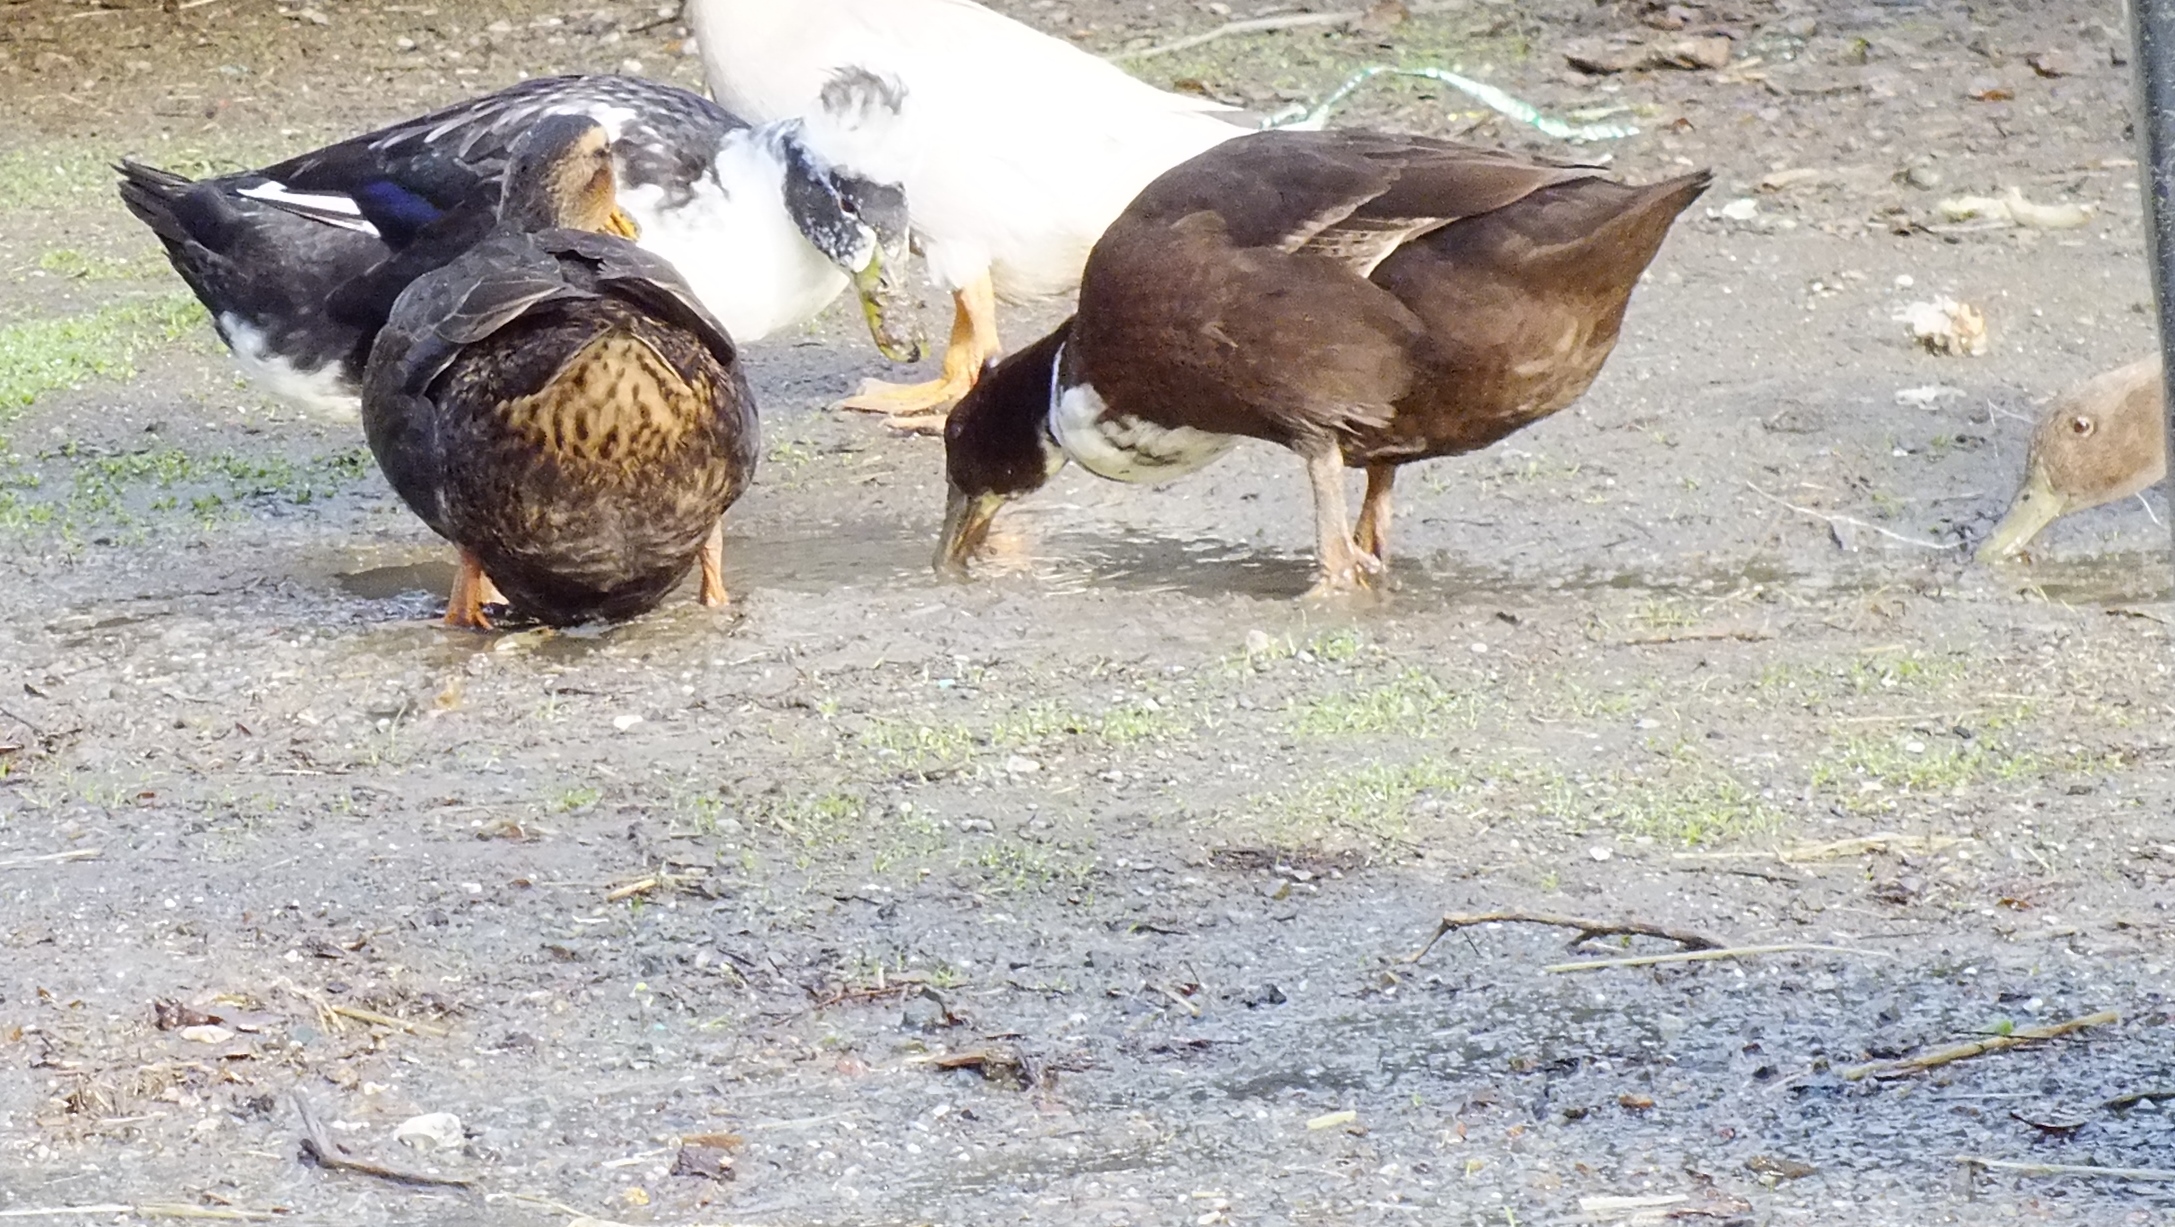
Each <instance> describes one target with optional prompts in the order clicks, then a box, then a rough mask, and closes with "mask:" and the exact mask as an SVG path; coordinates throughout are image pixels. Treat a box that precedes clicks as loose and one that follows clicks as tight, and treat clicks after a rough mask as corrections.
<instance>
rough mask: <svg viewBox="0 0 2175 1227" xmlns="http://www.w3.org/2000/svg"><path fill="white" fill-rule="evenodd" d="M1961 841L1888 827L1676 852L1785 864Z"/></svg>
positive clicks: (1937, 847) (1933, 848) (1930, 848)
mask: <svg viewBox="0 0 2175 1227" xmlns="http://www.w3.org/2000/svg"><path fill="white" fill-rule="evenodd" d="M1964 842H1965V841H1964V840H1963V839H1962V838H1960V837H1958V836H1954V835H1900V834H1897V833H1895V832H1892V831H1888V832H1883V833H1881V834H1878V835H1860V836H1857V837H1856V838H1854V839H1838V840H1835V841H1833V842H1831V843H1824V844H1794V845H1792V846H1790V847H1787V848H1771V849H1768V850H1766V851H1761V852H1679V853H1676V854H1675V859H1677V860H1680V861H1764V860H1767V859H1769V858H1773V859H1774V860H1778V861H1782V862H1784V863H1786V864H1795V863H1797V862H1800V861H1826V860H1836V859H1839V858H1841V857H1846V856H1863V855H1864V854H1865V853H1868V852H1881V851H1902V852H1939V851H1941V850H1943V849H1945V848H1953V847H1955V846H1956V845H1957V844H1960V843H1964Z"/></svg>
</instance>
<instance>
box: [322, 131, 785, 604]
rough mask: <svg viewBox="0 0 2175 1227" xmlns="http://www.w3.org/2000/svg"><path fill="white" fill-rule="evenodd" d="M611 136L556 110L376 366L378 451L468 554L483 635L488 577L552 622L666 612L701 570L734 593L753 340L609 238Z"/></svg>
mask: <svg viewBox="0 0 2175 1227" xmlns="http://www.w3.org/2000/svg"><path fill="white" fill-rule="evenodd" d="M613 208H614V191H613V176H612V162H611V154H610V150H609V148H608V143H607V141H606V137H605V131H604V129H603V128H602V127H601V126H600V125H598V124H597V123H596V121H594V120H592V119H590V118H588V117H586V116H567V115H562V116H552V117H548V118H545V119H543V120H540V121H538V122H537V123H536V124H535V125H534V126H533V127H532V128H531V129H530V130H529V131H528V132H527V133H526V134H524V135H523V136H522V138H521V139H520V140H519V141H518V142H517V143H516V144H515V146H514V148H513V151H512V156H511V158H510V160H509V164H508V167H507V171H506V186H505V197H504V200H503V202H502V203H501V205H500V208H499V221H498V225H497V228H496V229H495V230H493V231H492V233H491V234H490V236H489V237H488V238H486V239H484V240H483V241H482V242H480V243H478V244H476V245H475V246H474V247H472V248H470V249H469V250H468V251H467V253H466V254H464V255H462V256H460V257H459V258H457V259H455V260H454V261H452V262H451V263H449V264H447V265H446V266H445V267H443V268H441V269H439V270H438V271H436V272H433V273H429V274H427V275H425V276H423V277H421V278H419V279H417V280H416V281H415V282H414V284H412V285H410V286H409V287H408V288H407V289H406V290H405V291H403V292H402V293H401V295H400V297H399V299H398V301H397V302H396V303H395V304H394V306H393V311H392V316H391V319H390V320H389V322H388V323H387V324H386V327H385V329H384V331H383V332H382V333H380V334H379V337H378V340H377V343H376V344H375V346H374V347H373V348H372V350H371V354H370V361H369V364H368V366H367V368H366V369H365V373H364V378H363V407H362V414H363V427H364V430H365V433H366V434H367V435H368V438H369V441H370V450H371V451H372V453H374V454H375V455H376V456H377V459H378V464H379V466H380V467H381V468H383V469H384V470H385V476H386V478H387V480H389V481H390V482H391V483H392V486H393V489H394V490H395V491H396V492H398V493H399V495H400V497H401V499H402V500H403V501H404V502H406V503H407V504H408V506H409V507H410V508H412V509H413V510H414V511H415V513H416V514H417V515H419V516H421V517H422V518H423V521H424V522H425V523H427V524H429V525H430V526H431V528H432V529H434V530H436V531H437V533H438V534H439V535H440V536H442V537H445V538H446V539H447V540H449V541H451V542H453V544H454V545H455V546H457V547H459V549H460V559H461V566H460V573H459V576H458V577H457V578H456V579H455V581H454V586H453V594H452V598H451V600H450V601H449V603H448V606H447V609H446V623H447V624H448V625H450V626H470V627H485V626H488V625H489V624H490V623H489V620H488V619H487V618H486V617H485V615H484V611H483V608H482V604H483V600H484V584H485V576H488V577H489V580H490V582H492V583H495V584H496V585H497V587H498V589H499V590H500V591H501V592H503V593H504V594H505V598H506V600H507V602H508V604H510V605H511V606H512V608H513V610H514V612H515V613H516V614H518V615H521V616H525V617H530V618H535V619H537V620H539V621H542V622H545V623H549V624H553V625H567V624H572V623H577V622H584V621H589V620H593V619H619V618H628V617H633V616H635V615H637V614H640V613H643V612H645V611H647V610H649V609H651V608H654V607H655V606H656V605H657V604H658V602H659V601H661V600H663V599H664V596H665V594H666V593H667V592H669V591H670V590H671V589H672V587H673V586H674V585H676V584H677V583H679V582H680V580H681V579H682V578H684V577H685V576H686V575H687V573H688V570H689V569H690V568H691V567H693V566H695V565H697V563H698V562H699V564H700V566H701V570H702V590H701V599H702V601H703V603H704V604H707V605H716V604H721V603H723V602H724V600H725V588H724V582H723V579H722V578H721V573H720V557H719V555H720V550H721V543H722V541H723V535H722V526H721V524H720V522H719V517H720V516H722V515H723V514H724V512H725V509H726V508H727V507H729V506H731V504H732V502H733V500H734V499H736V498H738V497H739V495H740V492H741V491H742V490H743V489H744V488H746V486H747V483H748V479H749V477H750V476H751V475H752V474H753V473H754V470H755V462H756V452H757V426H756V417H755V404H754V399H753V397H752V396H751V395H750V393H749V391H748V386H747V382H746V379H745V378H744V377H743V375H742V374H741V371H740V367H739V363H738V360H737V357H736V354H735V351H734V347H733V342H732V340H731V338H730V337H728V336H727V335H726V333H725V330H724V329H723V328H722V327H721V326H719V325H718V323H717V322H716V321H715V320H714V319H712V318H711V316H710V315H709V313H708V312H706V311H705V310H704V309H703V308H702V306H701V305H700V303H699V302H697V300H696V299H695V297H694V294H693V292H692V291H691V290H689V289H688V287H687V284H686V283H685V282H684V281H683V280H681V278H680V276H679V275H678V274H677V273H676V272H674V271H673V269H672V266H671V265H669V264H666V263H665V262H664V261H663V260H660V259H659V258H657V257H656V256H653V255H650V254H648V253H646V252H644V251H642V250H641V249H640V248H638V247H636V246H634V245H633V244H632V243H630V242H628V241H627V240H625V239H623V238H619V237H617V236H615V235H612V234H609V233H606V232H605V231H606V229H607V227H608V226H609V225H610V222H611V217H612V212H613Z"/></svg>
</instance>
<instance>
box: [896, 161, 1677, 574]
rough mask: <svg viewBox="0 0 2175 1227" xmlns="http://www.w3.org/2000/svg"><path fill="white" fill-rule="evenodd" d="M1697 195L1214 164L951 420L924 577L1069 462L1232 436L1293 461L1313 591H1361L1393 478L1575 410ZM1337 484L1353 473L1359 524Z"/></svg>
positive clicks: (1409, 170) (1172, 465) (1091, 262)
mask: <svg viewBox="0 0 2175 1227" xmlns="http://www.w3.org/2000/svg"><path fill="white" fill-rule="evenodd" d="M1708 182H1709V174H1708V172H1706V171H1703V170H1702V171H1695V172H1693V173H1690V174H1685V175H1681V176H1678V177H1676V178H1672V179H1667V180H1664V181H1662V182H1659V183H1654V184H1649V185H1646V186H1631V185H1628V184H1624V183H1618V182H1615V181H1613V180H1610V179H1607V178H1604V177H1602V175H1601V174H1600V172H1598V171H1597V170H1594V169H1592V168H1590V167H1578V166H1571V165H1557V164H1550V163H1545V162H1539V161H1534V160H1530V159H1526V158H1522V157H1518V156H1515V155H1513V154H1509V153H1505V152H1499V151H1496V150H1492V149H1485V148H1478V147H1474V146H1471V145H1465V144H1459V143H1455V142H1451V141H1446V140H1437V139H1432V138H1428V137H1422V136H1403V135H1388V134H1383V133H1374V132H1366V131H1359V130H1336V131H1328V132H1299V131H1269V132H1261V133H1256V134H1252V135H1248V136H1243V137H1240V138H1238V139H1237V140H1233V141H1228V142H1226V143H1224V144H1221V145H1218V146H1216V147H1215V148H1213V149H1210V150H1209V151H1208V152H1206V153H1203V154H1201V155H1200V156H1198V157H1196V158H1194V159H1192V160H1191V161H1188V162H1185V163H1183V164H1181V165H1179V166H1178V167H1176V168H1174V169H1172V170H1171V171H1169V172H1167V173H1166V174H1164V175H1162V176H1161V177H1159V178H1157V179H1156V180H1155V181H1154V182H1153V183H1151V184H1149V185H1148V187H1147V188H1146V190H1144V191H1142V192H1141V194H1140V196H1139V197H1138V198H1137V199H1135V200H1134V201H1133V202H1132V204H1131V205H1129V206H1127V208H1126V210H1125V212H1124V213H1123V214H1122V215H1121V216H1119V218H1118V219H1117V221H1116V222H1114V223H1113V224H1112V225H1111V227H1110V229H1109V231H1108V232H1106V233H1105V234H1104V235H1103V236H1102V238H1101V239H1100V240H1098V241H1097V242H1096V244H1095V248H1094V251H1093V252H1092V254H1090V255H1089V257H1088V261H1087V268H1086V271H1085V274H1084V276H1083V278H1082V280H1081V283H1080V294H1079V300H1078V305H1077V309H1076V311H1075V313H1074V314H1073V316H1072V318H1071V319H1069V320H1067V321H1066V322H1065V323H1064V324H1062V325H1060V326H1059V327H1058V328H1057V329H1056V330H1055V331H1053V332H1052V333H1050V334H1049V335H1048V336H1046V337H1044V338H1042V339H1041V340H1040V341H1037V342H1036V343H1034V344H1032V345H1029V346H1027V347H1026V348H1024V349H1022V350H1020V351H1019V352H1018V353H1017V354H1014V355H1012V356H1011V357H1008V358H1006V359H1004V360H1003V361H1002V362H1000V363H998V364H996V365H995V366H994V367H992V368H991V370H990V371H989V372H988V373H986V374H985V375H984V376H983V378H982V379H981V380H980V381H979V382H978V383H977V384H976V386H975V387H974V389H973V390H972V391H970V392H969V393H968V394H967V395H966V396H965V397H964V398H962V399H961V401H960V402H959V404H958V406H957V407H956V408H955V409H954V410H953V411H952V413H951V416H950V419H949V421H947V422H946V424H945V428H944V441H945V467H946V476H947V486H948V491H947V502H946V508H945V516H944V526H943V531H942V535H941V537H940V539H939V542H938V547H937V554H936V560H935V561H936V565H937V568H938V570H939V571H944V572H949V573H952V574H964V573H965V572H966V570H967V569H968V564H969V563H970V562H971V561H972V559H973V557H974V555H975V553H976V552H977V551H978V550H979V549H980V547H981V545H982V544H983V542H984V541H985V539H986V537H987V534H988V530H989V526H990V523H991V520H992V518H993V517H994V516H995V514H996V512H997V510H998V508H1000V507H1001V506H1002V505H1003V504H1004V503H1005V502H1007V501H1009V500H1011V499H1014V498H1018V497H1019V496H1021V495H1024V494H1027V493H1029V492H1031V491H1032V490H1035V489H1037V488H1039V487H1040V486H1042V485H1043V484H1044V483H1046V482H1047V481H1048V480H1049V479H1050V478H1051V477H1052V476H1053V475H1054V474H1056V473H1057V472H1058V470H1060V469H1061V468H1063V467H1064V465H1065V464H1066V463H1067V462H1077V463H1078V464H1080V465H1081V467H1083V468H1085V469H1087V470H1088V471H1089V472H1091V473H1094V474H1095V475H1097V476H1099V477H1104V478H1110V479H1114V480H1118V481H1128V482H1163V481H1167V480H1170V479H1172V478H1175V477H1177V476H1180V475H1182V474H1184V473H1187V472H1191V471H1193V470H1196V469H1199V468H1201V467H1202V466H1204V465H1206V464H1208V463H1209V462H1211V461H1213V460H1214V459H1216V458H1217V457H1218V456H1220V455H1222V454H1223V453H1224V452H1226V451H1228V450H1229V449H1230V448H1231V446H1232V445H1233V443H1234V442H1235V441H1236V440H1238V439H1242V438H1251V439H1259V440H1262V441H1265V442H1269V443H1274V444H1277V445H1279V446H1282V447H1285V448H1288V449H1289V450H1291V451H1292V452H1294V453H1296V454H1297V455H1298V456H1299V457H1300V458H1301V459H1302V460H1303V461H1304V462H1305V467H1306V472H1307V480H1308V485H1309V488H1310V490H1311V492H1312V496H1313V502H1314V522H1315V538H1316V550H1315V552H1316V579H1315V583H1314V586H1313V588H1312V589H1310V594H1311V595H1314V596H1317V597H1327V596H1342V595H1348V594H1354V593H1357V592H1359V591H1360V590H1362V589H1368V588H1374V587H1377V586H1379V585H1380V583H1381V578H1382V576H1383V574H1384V567H1385V564H1386V562H1387V560H1388V558H1389V536H1390V524H1391V497H1390V496H1391V488H1392V485H1393V483H1394V482H1395V480H1396V475H1397V469H1398V467H1399V466H1401V465H1405V464H1409V463H1412V462H1413V461H1416V460H1425V459H1428V458H1431V457H1436V456H1453V455H1459V454H1463V453H1466V452H1471V451H1475V450H1478V449H1480V448H1484V447H1486V446H1488V445H1489V444H1491V443H1494V442H1496V441H1498V440H1500V439H1502V438H1504V437H1505V436H1507V435H1509V434H1511V433H1512V432H1514V431H1517V430H1520V429H1522V428H1524V427H1527V426H1530V425H1532V424H1533V423H1535V422H1537V421H1540V420H1541V419H1542V418H1545V417H1547V416H1548V415H1550V414H1552V413H1555V412H1557V411H1558V410H1560V409H1562V408H1563V407H1565V406H1566V405H1569V404H1570V403H1571V402H1572V401H1574V400H1575V399H1577V398H1578V396H1579V395H1580V394H1581V393H1583V392H1584V391H1585V390H1586V388H1587V387H1588V386H1589V385H1590V384H1592V382H1593V380H1594V377H1595V376H1596V375H1597V374H1598V373H1599V372H1600V370H1601V366H1602V363H1603V362H1604V361H1605V360H1606V359H1607V358H1608V356H1609V352H1610V351H1611V350H1612V349H1613V348H1614V347H1615V344H1616V339H1617V334H1618V331H1619V329H1620V327H1621V326H1622V323H1623V318H1624V311H1625V307H1626V305H1627V304H1628V303H1629V301H1630V298H1631V292H1632V289H1633V287H1634V286H1635V285H1636V284H1637V282H1638V280H1639V278H1640V276H1641V274H1642V273H1643V272H1644V271H1645V270H1646V268H1647V266H1648V265H1649V264H1650V263H1651V262H1652V261H1653V259H1654V257H1655V255H1656V253H1657V252H1658V251H1659V250H1660V247H1661V244H1662V240H1663V239H1664V238H1665V237H1666V236H1667V235H1668V232H1669V229H1670V227H1671V225H1672V224H1673V223H1674V222H1675V220H1676V218H1677V216H1678V215H1679V214H1680V213H1682V212H1683V211H1684V210H1685V209H1686V208H1687V207H1689V206H1690V204H1691V203H1692V201H1693V200H1695V199H1697V198H1698V196H1699V195H1700V193H1701V192H1703V191H1704V190H1705V189H1706V187H1707V185H1708ZM1347 467H1357V468H1363V469H1365V471H1366V474H1367V488H1366V496H1365V499H1364V502H1363V503H1362V505H1361V509H1360V515H1359V521H1358V524H1357V526H1356V527H1355V526H1353V525H1352V524H1351V521H1350V519H1349V515H1348V511H1349V507H1348V503H1347V501H1346V491H1345V486H1344V470H1345V468H1347Z"/></svg>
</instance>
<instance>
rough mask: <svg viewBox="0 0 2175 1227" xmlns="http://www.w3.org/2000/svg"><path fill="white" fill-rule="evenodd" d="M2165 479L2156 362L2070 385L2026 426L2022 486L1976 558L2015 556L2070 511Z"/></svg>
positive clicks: (2163, 415) (2163, 411)
mask: <svg viewBox="0 0 2175 1227" xmlns="http://www.w3.org/2000/svg"><path fill="white" fill-rule="evenodd" d="M2165 476H2167V399H2166V394H2165V392H2164V391H2163V385H2162V380H2161V378H2160V360H2159V359H2158V358H2157V357H2153V358H2141V359H2139V360H2137V361H2136V362H2132V363H2130V364H2129V365H2128V366H2124V367H2117V368H2116V369H2114V370H2112V371H2108V372H2106V373H2105V374H2102V375H2097V376H2094V377H2093V378H2091V379H2088V380H2086V381H2084V382H2083V383H2081V384H2079V385H2077V386H2076V387H2075V388H2072V389H2071V390H2070V391H2068V392H2067V393H2065V394H2063V395H2062V396H2060V397H2057V398H2056V399H2055V401H2054V403H2053V404H2051V405H2048V406H2047V412H2046V416H2045V417H2043V418H2041V419H2040V420H2039V425H2038V427H2037V428H2036V429H2034V430H2033V431H2032V441H2031V451H2030V453H2029V454H2028V455H2027V456H2026V457H2025V461H2024V486H2023V488H2022V489H2020V490H2018V491H2017V492H2016V498H2015V500H2014V501H2013V502H2011V503H2010V504H2009V514H2007V515H2005V516H2003V517H2002V519H2001V523H2000V524H1998V525H1996V526H1995V528H1994V531H1993V533H1992V534H1991V535H1990V536H1988V537H1987V539H1986V543H1985V544H1984V545H1982V546H1980V547H1979V561H1980V562H1992V561H1994V560H1996V559H2000V558H2007V557H2010V556H2012V555H2015V554H2020V553H2022V552H2023V551H2024V548H2025V547H2026V546H2028V545H2030V544H2031V543H2032V541H2033V539H2034V538H2036V537H2038V535H2039V534H2040V533H2041V532H2043V531H2045V529H2046V527H2047V525H2049V524H2052V523H2054V522H2055V521H2056V520H2058V519H2060V518H2061V517H2063V516H2066V515H2069V514H2070V513H2071V512H2077V511H2083V510H2085V509H2086V508H2088V507H2098V506H2100V505H2102V504H2105V503H2112V502H2114V501H2116V500H2117V499H2125V498H2128V497H2130V496H2131V495H2133V494H2139V493H2142V492H2143V491H2144V490H2145V489H2146V488H2148V487H2150V486H2152V485H2153V484H2155V483H2157V482H2158V481H2159V480H2160V479H2161V478H2163V477H2165Z"/></svg>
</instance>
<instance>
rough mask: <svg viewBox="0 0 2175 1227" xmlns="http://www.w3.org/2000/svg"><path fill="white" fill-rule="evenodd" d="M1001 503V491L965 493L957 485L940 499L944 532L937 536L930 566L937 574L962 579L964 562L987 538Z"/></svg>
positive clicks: (965, 566)
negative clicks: (934, 552) (932, 564)
mask: <svg viewBox="0 0 2175 1227" xmlns="http://www.w3.org/2000/svg"><path fill="white" fill-rule="evenodd" d="M1002 506H1004V496H1003V495H1001V494H969V493H967V492H966V491H964V490H962V489H960V488H959V487H958V486H953V487H951V492H950V494H948V495H947V496H946V497H945V501H944V535H943V536H941V537H939V538H937V543H936V559H935V562H934V565H935V567H936V569H937V572H938V573H939V574H943V575H949V576H952V577H953V578H955V579H965V578H966V576H967V564H968V563H970V562H972V561H973V560H974V556H975V554H976V553H978V552H980V550H981V548H982V543H983V542H984V541H987V540H988V539H989V524H990V521H991V520H994V519H996V518H997V509H998V508H999V507H1002Z"/></svg>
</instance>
